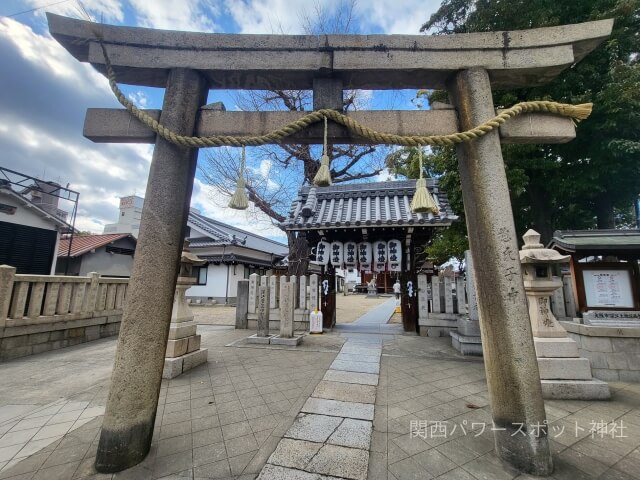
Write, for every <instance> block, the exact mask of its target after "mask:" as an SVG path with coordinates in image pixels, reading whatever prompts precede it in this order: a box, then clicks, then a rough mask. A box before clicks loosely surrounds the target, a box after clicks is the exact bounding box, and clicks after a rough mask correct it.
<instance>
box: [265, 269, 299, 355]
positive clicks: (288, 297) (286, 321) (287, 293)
mask: <svg viewBox="0 0 640 480" xmlns="http://www.w3.org/2000/svg"><path fill="white" fill-rule="evenodd" d="M295 294H296V284H295V282H287V281H286V279H285V278H283V279H282V283H281V288H280V335H276V336H275V337H273V338H272V339H271V344H272V345H290V346H296V345H298V344H300V342H302V337H301V336H294V335H293V328H294V324H293V316H294V311H295V308H294V307H295Z"/></svg>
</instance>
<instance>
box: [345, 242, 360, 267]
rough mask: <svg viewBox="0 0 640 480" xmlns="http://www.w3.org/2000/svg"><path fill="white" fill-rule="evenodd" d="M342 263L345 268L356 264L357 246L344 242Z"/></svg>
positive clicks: (354, 243)
mask: <svg viewBox="0 0 640 480" xmlns="http://www.w3.org/2000/svg"><path fill="white" fill-rule="evenodd" d="M344 263H345V265H346V266H347V267H355V266H356V265H357V263H358V244H357V243H356V242H344Z"/></svg>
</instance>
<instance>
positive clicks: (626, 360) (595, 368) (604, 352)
mask: <svg viewBox="0 0 640 480" xmlns="http://www.w3.org/2000/svg"><path fill="white" fill-rule="evenodd" d="M562 325H563V326H564V327H565V328H566V330H567V333H568V334H569V336H570V337H571V338H572V339H573V340H575V341H576V343H577V344H578V353H579V354H580V356H581V357H584V358H588V359H589V360H590V361H591V372H592V374H593V376H594V377H595V378H599V379H600V380H604V381H607V382H617V381H621V382H633V383H640V328H612V327H593V326H589V325H582V324H577V323H573V322H562Z"/></svg>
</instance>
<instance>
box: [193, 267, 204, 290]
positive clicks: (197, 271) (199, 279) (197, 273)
mask: <svg viewBox="0 0 640 480" xmlns="http://www.w3.org/2000/svg"><path fill="white" fill-rule="evenodd" d="M193 276H194V277H196V283H195V284H196V285H206V284H207V266H206V265H205V266H203V267H193Z"/></svg>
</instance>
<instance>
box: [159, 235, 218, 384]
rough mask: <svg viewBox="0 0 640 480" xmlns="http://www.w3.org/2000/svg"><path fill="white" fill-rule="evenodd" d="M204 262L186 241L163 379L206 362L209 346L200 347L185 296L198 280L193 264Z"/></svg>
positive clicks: (199, 339) (181, 260) (198, 336)
mask: <svg viewBox="0 0 640 480" xmlns="http://www.w3.org/2000/svg"><path fill="white" fill-rule="evenodd" d="M204 263H206V262H205V261H204V260H202V259H200V258H199V257H198V256H197V255H195V254H193V253H191V252H190V251H189V242H188V241H186V240H185V244H184V248H183V251H182V255H181V257H180V272H179V273H178V280H177V282H176V292H175V296H174V299H173V308H172V310H171V325H170V327H169V340H168V341H167V351H166V353H165V359H164V370H163V372H162V378H175V377H177V376H178V375H180V374H181V373H184V372H186V371H187V370H191V369H192V368H193V367H195V366H197V365H200V364H201V363H205V362H206V361H207V349H206V348H200V341H201V337H200V335H196V328H197V324H196V322H194V321H193V312H192V311H191V308H190V307H189V304H188V303H187V296H186V292H187V289H188V288H189V287H191V286H192V285H193V284H195V283H196V279H195V277H193V267H194V266H198V265H203V264H204Z"/></svg>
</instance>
